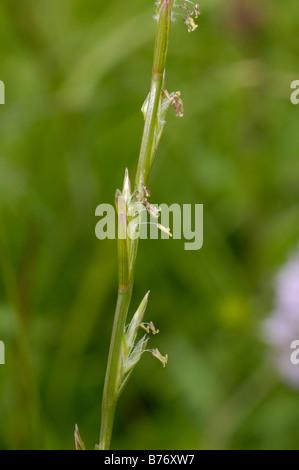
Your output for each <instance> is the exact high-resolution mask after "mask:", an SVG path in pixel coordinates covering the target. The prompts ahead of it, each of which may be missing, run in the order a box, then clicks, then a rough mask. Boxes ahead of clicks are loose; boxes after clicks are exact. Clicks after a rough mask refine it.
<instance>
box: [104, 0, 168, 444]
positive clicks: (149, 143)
mask: <svg viewBox="0 0 299 470" xmlns="http://www.w3.org/2000/svg"><path fill="white" fill-rule="evenodd" d="M172 7H173V0H161V4H160V6H159V9H158V12H157V13H158V25H157V33H156V41H155V49H154V60H153V69H152V80H151V88H150V95H149V103H148V108H147V113H146V118H145V124H144V131H143V137H142V142H141V149H140V155H139V161H138V167H137V173H136V178H135V187H136V188H141V187H142V184H145V183H146V180H147V178H148V175H149V172H150V169H151V165H152V161H153V154H154V140H155V129H156V125H157V119H158V118H157V114H158V108H159V101H160V98H161V90H162V83H163V76H164V69H165V62H166V55H167V49H168V38H169V31H170V22H171V10H172ZM118 213H119V234H118V271H119V288H118V298H117V304H116V311H115V317H114V323H113V330H112V337H111V343H110V350H109V357H108V363H107V370H106V377H105V385H104V391H103V400H102V417H101V432H100V442H99V449H101V450H107V449H109V447H110V441H111V435H112V429H113V422H114V415H115V409H116V404H117V399H118V387H119V371H120V368H121V364H122V357H121V344H122V338H123V333H124V328H125V323H126V318H127V314H128V309H129V306H130V302H131V297H132V289H133V273H134V266H135V259H136V253H137V247H138V239H137V240H134V241H131V243H132V245H133V246H131V248H130V249H131V250H132V251H131V252H133V253H134V257H133V263H132V266H130V263H129V262H128V256H127V254H128V245H127V244H128V240H127V239H125V236H124V235H125V234H124V233H122V232H123V231H124V226H125V224H126V221H125V220H123V219H124V218H126V213H125V208H123V207H118ZM120 232H121V233H120Z"/></svg>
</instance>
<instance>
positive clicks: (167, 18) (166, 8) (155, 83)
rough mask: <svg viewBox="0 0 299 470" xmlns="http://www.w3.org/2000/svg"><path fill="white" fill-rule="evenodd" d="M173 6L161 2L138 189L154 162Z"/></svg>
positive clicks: (136, 183)
mask: <svg viewBox="0 0 299 470" xmlns="http://www.w3.org/2000/svg"><path fill="white" fill-rule="evenodd" d="M172 6H173V0H162V1H161V5H160V11H159V19H158V25H157V33H156V42H155V49H154V60H153V69H152V80H151V89H150V95H149V103H148V110H147V114H146V119H145V124H144V130H143V136H142V141H141V149H140V154H139V160H138V167H137V172H136V178H135V185H136V187H138V188H140V187H141V186H142V184H146V180H147V178H148V175H149V172H150V169H151V165H152V161H153V147H154V135H155V127H156V124H157V112H158V106H159V100H160V96H161V90H162V83H163V76H164V70H165V64H166V56H167V50H168V39H169V31H170V24H171V10H172Z"/></svg>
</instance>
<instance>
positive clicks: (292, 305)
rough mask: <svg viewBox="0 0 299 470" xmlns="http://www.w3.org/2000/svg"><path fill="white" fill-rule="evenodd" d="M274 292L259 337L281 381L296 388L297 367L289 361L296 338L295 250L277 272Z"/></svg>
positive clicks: (298, 270)
mask: <svg viewBox="0 0 299 470" xmlns="http://www.w3.org/2000/svg"><path fill="white" fill-rule="evenodd" d="M275 293H276V306H275V309H274V310H273V312H272V313H271V314H270V316H269V317H268V318H267V319H266V320H265V322H264V323H263V328H262V332H263V337H264V340H265V342H266V343H268V344H269V345H270V347H271V349H272V354H271V358H273V360H274V363H275V366H276V368H277V370H278V372H279V375H280V376H281V378H282V379H283V380H284V381H286V382H287V383H289V384H290V385H292V386H294V387H296V388H299V364H298V365H295V364H292V363H291V360H290V356H291V354H292V351H293V350H292V349H291V348H290V346H291V343H292V341H294V340H296V339H299V251H298V252H297V253H296V254H295V255H294V256H293V257H292V258H291V259H290V260H289V261H288V262H287V263H286V264H285V265H284V266H283V267H282V269H281V270H280V271H279V273H278V275H277V279H276V289H275Z"/></svg>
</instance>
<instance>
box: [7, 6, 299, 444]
mask: <svg viewBox="0 0 299 470" xmlns="http://www.w3.org/2000/svg"><path fill="white" fill-rule="evenodd" d="M200 10H201V16H200V18H199V27H198V29H197V30H196V32H195V33H192V34H188V33H187V28H186V26H185V25H184V24H183V23H182V21H181V20H179V21H177V22H176V23H175V24H173V28H172V31H171V40H170V48H169V56H168V62H167V89H168V90H169V91H173V90H181V92H182V98H183V99H184V105H185V116H184V119H182V120H178V119H176V118H175V117H174V112H172V111H173V110H170V112H169V114H168V120H167V125H166V128H165V131H164V135H163V138H162V141H161V144H160V147H159V150H158V154H157V157H156V160H155V164H154V168H153V171H152V173H151V178H150V181H149V186H150V189H151V191H152V201H153V202H155V203H161V202H164V203H168V204H171V203H173V202H176V203H179V204H183V203H192V204H194V203H202V204H204V246H203V248H202V249H201V250H199V251H191V252H188V251H184V241H183V240H182V241H173V240H172V241H166V240H163V241H159V240H157V241H155V240H153V241H143V242H142V243H141V244H140V249H139V255H138V262H137V270H136V282H135V288H134V295H133V302H132V308H131V313H133V312H134V308H136V307H137V305H138V303H139V302H140V300H141V298H142V297H143V295H144V294H145V292H146V291H147V290H148V289H151V296H150V303H149V307H148V311H147V319H148V320H153V321H154V323H155V324H156V325H157V327H158V328H159V329H160V334H159V336H158V337H157V336H155V337H154V338H152V339H151V347H158V348H159V350H160V351H161V352H162V353H168V355H169V363H168V366H167V367H166V369H163V368H162V366H161V364H160V363H159V362H158V361H156V360H155V359H154V358H153V357H151V355H150V354H145V355H144V356H143V358H142V361H141V362H140V364H139V365H138V367H137V368H136V370H135V371H134V374H133V375H132V378H131V380H130V382H129V385H128V386H127V388H126V390H125V392H124V394H123V396H122V397H121V400H120V403H119V406H118V410H117V416H116V422H115V430H114V435H113V443H112V448H116V449H198V448H201V449H208V448H214V449H240V448H241V449H245V448H246V449H253V448H255V449H262V448H271V449H280V448H282V449H287V448H294V449H295V448H299V396H298V393H297V392H296V391H295V390H292V389H291V388H290V387H288V386H287V385H285V384H283V383H281V382H280V381H279V378H278V377H277V375H276V372H275V371H274V370H273V369H272V367H271V364H270V362H269V361H268V358H267V354H268V352H267V349H266V347H265V345H264V344H263V342H262V339H261V334H260V324H261V321H262V319H263V318H265V317H266V316H267V314H268V312H269V311H270V310H271V308H272V306H273V278H274V275H275V272H276V271H277V269H278V268H279V266H280V265H281V264H282V263H283V262H284V260H285V258H286V255H287V253H288V252H289V251H290V250H291V249H292V247H294V246H295V244H296V243H297V240H298V238H299V230H298V229H299V226H298V219H299V218H298V211H299V185H298V173H299V159H298V152H299V145H298V117H299V106H298V107H296V106H294V105H292V104H291V102H290V93H291V91H290V84H291V82H292V80H295V79H299V69H298V57H299V43H298V40H297V36H298V15H299V3H298V2H294V0H286V1H284V2H273V1H270V0H265V1H263V2H260V1H258V0H226V1H220V0H200ZM153 14H154V5H153V2H152V1H151V0H138V1H137V0H126V1H125V2H123V1H120V0H115V1H113V2H105V1H102V0H84V1H80V0H63V1H58V0H38V1H37V0H2V2H1V5H0V45H1V47H0V79H1V80H3V81H4V83H5V86H6V104H5V105H2V106H0V129H1V131H0V258H1V277H0V340H2V341H4V343H5V346H6V364H5V365H2V366H0V416H1V428H0V448H1V449H32V448H33V449H40V448H41V449H43V448H45V449H72V448H74V442H73V432H74V426H75V423H78V426H79V429H80V432H81V435H82V438H83V440H84V441H85V444H86V446H87V447H88V448H93V447H94V445H95V444H96V442H97V441H98V436H99V424H100V403H101V394H102V387H103V380H104V372H105V366H106V359H107V352H108V346H109V340H110V333H111V326H112V320H113V313H114V306H115V300H116V292H117V257H116V244H115V242H114V241H113V240H105V241H99V240H97V239H96V237H95V225H96V222H97V219H96V217H95V208H96V207H97V205H98V204H100V203H104V202H105V203H113V202H114V194H115V189H116V188H117V187H120V186H121V184H122V180H123V175H124V169H125V167H126V166H128V168H129V171H130V174H131V176H132V177H133V175H134V172H135V170H136V165H137V158H138V151H139V146H140V140H141V133H142V127H143V118H142V114H141V112H140V107H141V105H142V103H143V101H144V99H145V97H146V95H147V93H148V89H149V83H150V73H151V62H152V52H153V41H154V35H155V23H154V21H153V20H152V16H153Z"/></svg>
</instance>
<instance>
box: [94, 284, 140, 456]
mask: <svg viewBox="0 0 299 470" xmlns="http://www.w3.org/2000/svg"><path fill="white" fill-rule="evenodd" d="M132 287H133V283H131V284H129V285H128V286H126V287H125V286H123V287H119V289H118V297H117V304H116V310H115V317H114V323H113V330H112V337H111V343H110V351H109V357H108V364H107V371H106V377H105V385H104V392H103V402H102V420H101V434H100V443H99V448H100V449H101V450H108V449H109V447H110V441H111V435H112V429H113V422H114V415H115V408H116V403H117V391H118V390H117V385H118V383H117V382H118V381H117V378H118V375H119V368H120V364H121V363H120V360H121V342H122V337H123V333H124V328H125V322H126V318H127V314H128V309H129V305H130V302H131V297H132Z"/></svg>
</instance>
